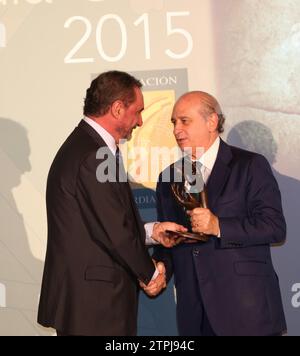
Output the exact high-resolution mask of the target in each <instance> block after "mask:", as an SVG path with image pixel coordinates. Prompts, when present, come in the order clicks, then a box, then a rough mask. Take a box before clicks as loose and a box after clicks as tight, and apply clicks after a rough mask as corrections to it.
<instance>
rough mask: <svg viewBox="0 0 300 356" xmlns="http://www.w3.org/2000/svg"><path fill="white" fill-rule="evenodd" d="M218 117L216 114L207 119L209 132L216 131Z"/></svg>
mask: <svg viewBox="0 0 300 356" xmlns="http://www.w3.org/2000/svg"><path fill="white" fill-rule="evenodd" d="M218 125H219V117H218V115H217V114H216V113H213V114H211V115H210V116H209V118H208V128H209V131H210V132H215V131H217V130H218Z"/></svg>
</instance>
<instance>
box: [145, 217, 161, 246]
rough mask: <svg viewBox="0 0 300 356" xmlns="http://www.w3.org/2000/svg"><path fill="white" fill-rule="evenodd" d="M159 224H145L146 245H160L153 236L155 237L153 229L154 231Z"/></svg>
mask: <svg viewBox="0 0 300 356" xmlns="http://www.w3.org/2000/svg"><path fill="white" fill-rule="evenodd" d="M155 224H158V223H157V222H151V223H148V224H145V226H144V227H145V232H146V241H145V242H146V245H147V246H149V245H159V242H157V241H155V240H154V239H152V235H153V229H154V225H155Z"/></svg>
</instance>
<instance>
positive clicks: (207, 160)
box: [199, 136, 221, 171]
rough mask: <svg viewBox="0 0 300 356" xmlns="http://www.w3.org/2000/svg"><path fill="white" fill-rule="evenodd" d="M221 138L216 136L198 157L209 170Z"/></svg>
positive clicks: (212, 164) (212, 166) (216, 154)
mask: <svg viewBox="0 0 300 356" xmlns="http://www.w3.org/2000/svg"><path fill="white" fill-rule="evenodd" d="M220 144H221V140H220V137H219V136H218V137H217V139H216V140H215V142H214V143H213V145H212V146H211V147H210V148H209V149H208V150H207V151H206V152H205V153H204V154H203V155H202V157H201V158H200V159H199V162H200V163H201V164H202V165H203V166H204V167H206V168H208V169H209V170H210V171H212V170H213V168H214V165H215V163H216V160H217V156H218V152H219V148H220Z"/></svg>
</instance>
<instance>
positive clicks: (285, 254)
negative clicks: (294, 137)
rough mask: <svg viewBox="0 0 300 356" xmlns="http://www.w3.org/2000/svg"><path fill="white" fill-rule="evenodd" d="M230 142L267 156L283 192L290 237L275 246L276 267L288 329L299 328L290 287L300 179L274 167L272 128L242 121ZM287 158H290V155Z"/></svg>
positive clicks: (295, 264) (295, 271) (299, 245)
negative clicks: (282, 172)
mask: <svg viewBox="0 0 300 356" xmlns="http://www.w3.org/2000/svg"><path fill="white" fill-rule="evenodd" d="M227 142H228V143H229V144H230V145H233V146H238V147H240V148H243V149H246V150H248V151H253V152H257V153H260V154H262V155H264V156H265V157H266V158H267V159H268V161H269V163H270V164H271V166H272V168H273V172H274V176H275V178H276V180H277V182H278V185H279V188H280V191H281V195H282V205H283V211H284V216H285V218H286V223H287V240H286V242H285V244H284V245H283V246H280V245H279V246H274V247H276V248H273V249H272V255H273V261H274V264H275V269H276V270H277V272H278V274H279V277H280V285H281V290H282V292H283V293H282V294H283V301H284V305H285V311H286V314H287V315H288V317H287V319H288V322H289V323H288V324H289V325H288V328H290V329H291V330H293V329H294V330H299V326H300V325H299V317H298V313H296V312H295V309H293V308H292V305H291V301H290V298H291V286H292V285H293V283H295V281H299V267H300V263H299V249H300V241H299V237H298V236H299V212H300V181H298V180H297V179H294V178H292V177H289V176H286V175H284V174H281V173H280V172H278V171H277V170H276V169H275V168H274V165H275V163H276V159H277V153H278V145H277V143H276V141H275V139H274V137H273V134H272V131H271V129H270V128H269V127H267V126H265V125H263V124H261V123H259V122H256V121H244V122H241V123H239V124H237V125H236V126H235V127H234V128H233V129H232V130H231V131H230V132H229V134H228V137H227ZM295 154H296V153H295ZM285 159H286V160H287V161H288V160H289V157H286V158H285ZM277 247H278V248H277Z"/></svg>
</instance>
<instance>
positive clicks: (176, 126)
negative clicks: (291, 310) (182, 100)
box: [173, 124, 182, 136]
mask: <svg viewBox="0 0 300 356" xmlns="http://www.w3.org/2000/svg"><path fill="white" fill-rule="evenodd" d="M181 131H182V127H181V126H180V125H179V124H176V125H174V129H173V133H174V136H177V135H178V134H179V133H180V132H181Z"/></svg>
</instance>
